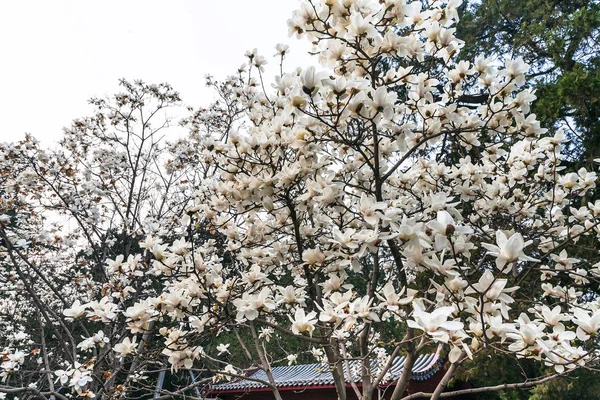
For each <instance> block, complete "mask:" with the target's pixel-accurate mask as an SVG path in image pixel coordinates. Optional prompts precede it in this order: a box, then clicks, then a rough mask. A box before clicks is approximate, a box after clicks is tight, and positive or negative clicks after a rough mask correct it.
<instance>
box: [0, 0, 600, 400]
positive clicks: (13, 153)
mask: <svg viewBox="0 0 600 400" xmlns="http://www.w3.org/2000/svg"><path fill="white" fill-rule="evenodd" d="M459 5H460V0H458V1H456V0H450V1H442V0H438V1H434V2H432V4H430V6H429V7H428V8H424V7H423V6H422V4H421V2H418V1H414V2H406V1H404V0H386V1H369V0H321V1H317V0H315V1H304V2H303V3H302V5H301V8H300V9H299V10H298V11H296V12H295V13H294V15H293V16H292V18H291V19H290V20H289V21H288V25H289V28H290V33H291V34H292V35H296V36H298V37H305V38H307V39H308V40H310V41H312V42H313V43H314V48H315V53H316V54H318V58H319V61H320V66H319V67H309V68H306V69H303V70H301V69H298V70H295V71H293V72H285V69H284V68H283V67H281V70H280V74H279V75H278V76H276V77H275V84H274V85H273V87H272V88H269V87H268V86H267V85H266V83H265V79H263V73H264V71H265V70H266V66H265V64H267V59H266V58H265V57H263V56H261V55H259V54H258V53H257V51H256V50H254V51H249V52H247V53H246V57H247V62H248V64H247V65H244V66H242V67H241V68H240V70H239V71H238V75H236V76H232V77H231V78H230V79H228V80H227V81H226V82H223V83H217V82H213V81H212V80H210V81H209V84H210V85H211V86H213V87H214V88H216V90H217V91H218V93H219V94H220V95H221V100H220V102H218V103H216V104H214V105H213V106H211V107H209V108H202V109H198V110H193V111H192V113H191V115H190V117H189V118H187V119H186V120H185V121H184V122H183V125H184V126H186V127H187V128H189V134H188V135H187V136H186V137H185V138H183V139H181V140H177V141H174V142H172V143H170V144H169V146H168V147H167V148H165V149H162V150H161V152H160V153H159V152H156V153H147V154H145V153H144V151H145V150H142V149H144V147H143V146H145V145H147V144H148V142H146V141H151V143H152V144H153V146H154V143H158V141H157V139H158V135H159V134H158V133H156V132H158V129H155V131H153V134H155V133H156V136H153V138H152V139H150V136H144V133H143V132H144V129H150V128H149V124H146V123H145V122H144V121H143V120H142V121H141V120H140V119H134V120H132V119H131V115H132V113H133V111H132V110H136V109H137V108H140V107H144V106H147V104H144V101H143V100H141V99H137V100H136V99H134V98H132V97H129V95H127V94H123V95H118V96H117V97H116V98H115V101H116V103H117V104H116V106H115V109H114V110H113V111H112V112H111V113H110V114H109V115H108V116H106V117H103V118H96V119H93V120H91V121H87V122H82V121H80V122H79V125H77V124H76V125H75V127H74V128H73V130H70V131H68V132H67V133H66V137H65V140H64V141H63V148H62V149H61V150H58V151H56V152H51V151H46V150H42V149H40V148H38V146H37V145H36V144H35V142H34V141H33V139H31V138H26V139H25V141H23V142H20V143H17V144H6V145H3V148H2V153H1V154H2V156H1V157H2V158H1V159H0V162H1V168H2V179H3V181H2V200H1V201H2V210H10V212H6V213H5V214H3V215H2V217H1V219H0V223H1V225H2V228H1V229H0V233H1V235H2V238H3V242H2V243H3V244H2V247H1V248H0V250H1V253H0V254H1V256H2V261H1V262H2V263H3V264H2V265H3V271H2V273H3V274H4V275H5V276H6V281H3V285H5V286H6V289H5V290H8V291H15V290H23V288H25V289H26V291H27V293H28V294H27V295H23V296H25V298H27V305H23V306H22V311H23V313H24V315H31V316H36V318H38V319H39V323H40V324H41V325H42V326H44V325H45V324H47V330H48V331H52V332H54V333H48V334H46V333H44V332H45V330H44V329H43V328H42V329H41V330H36V331H35V332H37V334H38V336H39V337H34V335H31V337H29V336H27V337H26V338H24V339H22V340H18V339H17V338H15V337H13V336H10V337H9V336H6V337H4V338H3V343H4V345H5V346H6V347H5V348H4V353H3V354H4V360H5V361H3V363H2V364H1V366H0V368H1V372H0V376H2V379H3V384H5V385H7V387H8V386H10V385H14V386H15V387H18V386H19V384H21V385H23V388H24V389H23V391H25V392H26V391H27V390H30V391H37V392H38V393H41V392H44V393H46V394H55V393H65V392H66V391H67V390H68V391H70V393H72V394H73V395H77V396H90V397H93V396H104V397H107V396H111V395H113V394H114V393H120V394H125V395H126V394H127V393H129V391H135V390H142V389H146V390H154V381H153V380H152V379H155V378H152V376H153V375H152V374H153V373H154V372H156V371H159V370H161V369H165V368H166V369H170V370H172V371H183V370H191V371H205V372H206V371H208V372H211V375H210V377H209V378H207V380H212V381H218V380H220V379H231V377H239V376H243V375H244V373H245V371H247V370H248V369H250V368H256V367H258V368H262V369H264V370H265V371H266V372H267V376H268V377H269V379H272V375H270V368H271V364H273V363H274V362H276V361H274V360H271V359H270V358H269V352H270V350H269V346H271V345H272V344H273V343H274V341H275V339H274V338H275V337H277V341H278V346H280V347H281V346H286V345H289V344H290V343H293V345H291V346H290V347H289V348H286V349H285V351H286V352H287V356H286V357H285V359H282V360H280V361H279V362H284V363H287V362H289V363H293V362H296V360H297V357H298V354H297V353H302V354H304V353H306V354H312V355H313V356H314V357H316V358H317V359H318V360H319V361H322V362H324V363H328V364H330V365H331V368H332V372H333V376H334V379H335V382H336V388H337V390H338V394H339V396H340V398H341V399H345V398H346V390H354V391H356V393H357V395H358V396H359V398H363V399H370V398H372V396H374V393H376V390H377V388H378V387H379V386H380V385H381V384H383V383H387V379H388V374H387V372H388V369H389V367H390V365H391V362H390V360H391V359H393V358H394V357H395V356H396V355H398V354H406V355H407V361H406V365H407V366H410V365H411V362H412V363H414V360H415V359H416V357H417V356H418V355H419V354H421V353H423V352H425V351H431V348H432V346H437V345H441V346H442V347H443V349H444V350H445V351H446V353H447V354H448V358H449V361H450V363H451V365H450V367H448V372H447V374H448V377H451V376H452V374H453V373H454V372H455V370H456V368H457V367H458V366H459V365H460V364H461V363H462V362H464V361H465V359H468V358H473V357H474V356H475V355H476V354H477V353H478V352H480V351H482V350H483V349H487V350H493V351H497V352H507V353H511V354H514V355H515V356H516V357H526V358H534V359H536V360H540V361H542V362H543V363H545V364H546V365H548V366H550V367H551V369H553V370H554V371H555V373H558V374H560V373H563V372H565V371H568V370H571V369H574V368H577V367H581V366H586V365H593V363H594V362H595V359H596V358H597V356H598V343H597V339H596V337H597V336H596V335H597V334H598V330H599V329H600V303H599V302H598V300H597V294H596V291H594V290H593V288H594V285H597V283H598V278H599V277H600V263H598V259H597V255H594V254H592V253H590V252H587V253H585V252H583V253H582V252H581V249H584V248H594V247H596V246H598V244H599V243H598V241H599V238H600V229H599V227H598V224H599V223H600V200H594V194H595V193H596V190H597V189H596V183H595V182H596V179H597V177H596V173H595V172H593V171H591V170H590V171H588V170H586V169H583V168H582V169H580V170H578V171H575V172H572V171H569V170H568V169H567V168H566V167H565V166H563V165H562V164H561V160H562V159H563V155H562V153H561V151H562V146H563V143H564V142H565V141H566V138H565V136H564V134H563V133H562V132H558V133H556V134H555V135H553V136H548V135H547V134H546V130H545V129H543V128H542V127H541V126H540V124H539V122H538V121H536V118H535V115H533V114H530V113H529V111H530V110H529V108H530V104H531V102H532V101H533V100H534V99H535V94H534V93H532V91H531V90H529V89H528V88H527V87H526V82H525V78H524V73H525V72H526V71H527V68H528V67H527V65H526V64H525V63H524V62H523V61H522V60H521V59H516V60H512V59H508V58H507V59H503V60H494V59H486V58H482V57H479V58H477V59H476V60H474V61H473V62H472V63H469V62H466V61H461V62H459V63H456V62H455V58H456V55H457V54H458V52H459V51H460V48H461V47H462V45H463V43H462V42H461V41H460V40H459V39H457V38H456V37H455V36H454V32H455V29H454V28H453V25H454V24H455V23H456V20H457V11H456V9H457V7H458V6H459ZM276 50H277V53H276V55H275V56H276V57H277V58H278V59H279V60H278V62H279V61H281V63H282V65H284V64H283V60H284V58H285V55H286V54H287V52H288V51H289V49H288V48H287V47H286V46H283V45H280V46H278V47H277V49H276ZM267 66H268V64H267ZM127 85H129V86H127ZM137 85H138V86H136V85H132V84H126V89H127V90H129V92H130V93H131V92H132V91H135V90H137V91H138V92H137V93H139V94H140V95H142V94H143V95H145V96H150V97H151V98H153V99H154V100H158V102H159V103H160V104H161V106H163V105H164V104H167V103H169V102H173V103H175V102H177V101H178V97H177V96H176V94H175V93H174V92H172V89H170V88H169V87H155V86H147V85H146V86H145V85H144V84H142V83H138V84H137ZM98 106H99V107H100V108H102V107H105V106H106V104H105V103H101V104H100V103H99V104H98ZM136 107H137V108H136ZM102 115H104V114H102ZM141 118H143V117H141ZM124 122H126V123H127V125H126V126H125V125H123V124H124ZM140 122H141V126H142V131H141V132H142V133H140V131H133V130H132V131H129V130H127V129H129V125H130V124H133V123H138V124H139V123H140ZM94 124H97V125H94ZM111 126H112V127H115V131H114V133H112V134H108V133H106V132H109V131H110V129H111ZM121 126H125V128H123V129H124V130H119V128H120V127H121ZM123 132H127V133H128V134H129V136H127V137H128V138H131V140H132V142H135V143H138V144H139V145H138V147H136V148H130V149H129V150H125V151H124V152H123V153H118V152H115V151H114V150H115V149H116V148H117V147H118V145H119V144H122V142H123V139H122V137H123V136H122V134H123ZM89 138H94V140H96V141H100V142H101V143H100V144H97V143H96V144H95V142H92V141H90V140H89ZM140 143H141V144H140ZM127 145H129V142H127ZM125 147H126V148H127V146H125ZM151 149H152V151H154V149H155V148H154V147H152V148H151ZM90 152H91V153H90ZM136 152H137V154H138V158H135V154H136ZM140 155H141V156H140ZM75 159H77V160H80V162H79V163H75V162H74V161H72V160H75ZM136 159H137V160H141V162H142V163H143V164H144V165H145V166H146V167H145V170H146V171H147V172H148V175H150V171H154V172H152V176H155V177H156V178H154V179H155V182H156V184H153V185H146V186H144V185H142V184H141V183H140V182H146V179H147V177H142V176H138V177H139V180H138V181H136V175H135V174H134V175H133V176H129V177H128V176H127V174H128V173H131V171H132V170H133V171H138V170H137V169H135V168H134V167H136V166H137V165H138V164H137V163H135V162H134V161H132V160H136ZM159 164H160V165H159ZM113 181H114V182H113ZM111 182H112V183H111ZM119 184H122V185H124V187H126V188H129V189H130V190H129V191H126V192H122V191H121V189H119V188H118V187H117V186H116V185H119ZM140 185H142V186H140ZM167 189H168V190H167ZM124 193H125V194H124ZM126 193H130V195H129V196H130V197H129V201H127V196H126ZM165 193H167V194H165ZM119 196H120V197H119ZM132 199H133V203H132ZM161 202H162V203H161ZM121 203H123V204H124V205H125V211H124V210H123V207H122V205H121ZM90 204H92V205H90ZM161 204H162V205H161ZM43 210H54V211H53V212H59V213H62V215H68V216H69V217H70V218H71V219H74V220H76V224H75V225H76V226H77V227H76V228H75V229H73V232H69V233H68V235H64V236H61V235H62V234H60V233H59V232H57V228H51V226H52V225H50V224H47V223H46V222H45V220H44V219H43V217H42V215H41V211H43ZM52 229H54V230H52ZM125 238H129V239H125ZM122 242H125V243H126V245H125V246H117V250H114V249H115V247H114V245H119V243H122ZM102 248H106V249H111V250H110V251H102ZM76 253H77V254H76ZM575 254H585V257H581V259H578V258H574V257H572V256H574V255H575ZM594 257H596V258H594ZM4 265H6V267H4ZM76 266H78V267H77V268H76ZM45 268H56V273H57V274H60V277H61V278H60V279H61V282H63V285H61V286H57V285H55V284H53V283H51V282H48V283H44V282H39V281H36V282H33V281H32V278H31V277H30V275H36V274H38V271H39V274H38V275H43V274H44V272H43V270H44V269H45ZM40 270H41V271H40ZM76 271H77V273H76ZM10 274H12V275H10ZM10 276H13V278H10ZM35 279H37V278H35ZM36 292H37V294H36ZM14 296H22V295H17V294H14ZM14 296H13V297H12V298H11V297H7V298H6V300H3V304H2V307H9V303H10V302H11V301H15V299H16V297H14ZM49 304H52V305H53V306H52V307H53V308H54V309H52V308H50V309H48V308H47V307H45V306H44V305H49ZM57 310H60V311H57ZM23 318H27V317H23ZM15 321H19V320H15ZM3 324H8V325H11V324H12V325H11V329H14V331H7V332H15V336H16V335H17V334H18V333H17V332H18V331H19V330H24V329H25V328H24V324H25V321H20V322H10V323H9V322H7V321H3ZM50 326H52V329H50V328H49V327H50ZM32 332H34V331H32ZM9 335H12V333H11V334H9ZM49 335H53V336H52V338H51V339H47V338H46V339H44V336H48V337H50V336H49ZM285 336H288V337H290V338H293V339H294V340H295V341H293V342H291V341H289V340H288V341H286V340H284V339H281V338H282V337H285ZM27 340H29V342H27ZM44 340H49V341H50V342H52V346H54V347H55V350H52V351H53V354H55V357H53V358H52V359H48V356H47V354H46V353H47V350H46V346H49V345H47V344H43V345H42V344H41V342H42V341H44ZM232 343H237V345H239V348H240V349H241V350H240V352H241V353H243V354H244V356H245V357H246V360H245V361H244V362H245V364H243V365H242V364H241V363H240V364H239V365H238V364H237V363H236V364H235V365H234V364H232V362H230V361H231V359H230V358H229V353H230V351H231V350H230V346H231V345H232ZM298 343H299V344H298ZM40 346H43V347H44V351H43V352H42V353H43V354H38V353H36V354H34V353H33V352H31V351H30V350H28V349H30V348H33V347H36V348H38V347H40ZM40 357H41V358H40ZM34 359H38V360H40V361H39V363H40V364H44V365H45V368H44V369H45V370H49V371H52V372H53V374H54V376H52V377H48V376H45V375H47V374H45V373H39V374H37V375H36V374H35V373H33V372H32V371H29V372H27V374H23V373H21V372H20V371H19V368H20V367H21V366H25V365H27V363H28V362H32V361H33V360H34ZM351 359H355V360H356V359H358V360H362V362H361V364H360V368H361V371H360V373H361V376H362V386H361V387H360V388H359V387H356V386H353V387H352V388H351V389H347V388H346V385H345V383H344V376H343V375H344V372H343V368H344V365H346V364H347V362H348V360H351ZM373 359H376V360H377V362H375V363H372V362H371V361H372V360H373ZM409 372H410V368H405V373H403V374H402V376H401V377H400V379H399V380H398V382H396V388H395V390H394V394H393V396H394V398H401V397H402V395H403V393H404V390H405V388H406V383H407V381H408V378H409V376H408V374H409ZM550 373H552V372H550ZM25 375H26V376H25ZM102 378H104V381H103V380H102ZM15 382H19V384H15ZM55 382H60V386H61V387H62V388H68V389H63V391H62V392H61V391H59V390H58V389H57V386H56V385H58V383H55ZM447 382H448V380H447V379H445V383H444V380H442V383H440V386H439V387H438V389H436V392H435V393H434V395H433V397H434V398H435V397H436V396H439V393H440V392H441V391H442V390H443V389H444V385H445V384H447ZM29 383H33V385H34V386H32V387H29V389H27V387H28V386H27V385H28V384H29ZM201 383H202V382H201V381H198V382H196V384H192V385H191V386H188V387H184V388H181V389H180V390H181V392H178V393H184V392H185V391H186V390H193V389H194V388H197V387H198V386H199V385H200V384H201ZM266 383H267V384H268V385H269V386H270V387H272V388H273V391H274V393H275V396H276V397H277V398H279V397H278V396H279V394H278V392H277V389H276V388H275V387H274V384H273V382H272V381H271V382H266ZM202 384H203V383H202ZM2 387H4V386H2ZM0 391H1V389H0ZM190 393H191V392H190ZM165 395H166V394H165Z"/></svg>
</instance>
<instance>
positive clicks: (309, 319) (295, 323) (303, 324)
mask: <svg viewBox="0 0 600 400" xmlns="http://www.w3.org/2000/svg"><path fill="white" fill-rule="evenodd" d="M316 316H317V313H316V312H314V311H311V312H309V313H308V314H305V313H304V309H302V308H297V309H296V313H295V314H294V318H293V319H292V317H291V316H288V318H289V319H290V321H291V322H292V332H294V333H295V334H296V335H300V334H302V333H304V332H308V334H309V335H310V336H312V333H313V331H314V330H315V324H316V323H317V319H316V318H315V317H316Z"/></svg>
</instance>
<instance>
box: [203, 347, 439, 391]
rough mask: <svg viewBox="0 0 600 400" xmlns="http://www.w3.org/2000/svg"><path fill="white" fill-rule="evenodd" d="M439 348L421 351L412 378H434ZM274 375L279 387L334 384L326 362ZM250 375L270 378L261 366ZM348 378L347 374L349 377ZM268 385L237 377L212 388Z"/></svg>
mask: <svg viewBox="0 0 600 400" xmlns="http://www.w3.org/2000/svg"><path fill="white" fill-rule="evenodd" d="M439 353H440V352H439V350H438V351H437V352H436V353H434V354H424V355H420V356H419V357H418V358H417V361H416V362H415V365H414V366H413V374H412V379H413V380H417V381H422V380H426V379H429V378H431V377H432V376H433V375H434V374H435V373H436V372H437V371H438V370H439V369H440V367H441V364H442V360H441V358H440V354H439ZM405 361H406V357H405V356H402V357H397V358H396V359H395V360H394V363H393V364H392V367H391V368H390V371H389V375H388V376H389V379H388V382H390V381H391V382H394V381H396V380H398V378H399V377H400V374H401V373H402V370H403V369H404V362H405ZM358 362H359V361H350V362H349V364H350V370H351V371H352V370H355V369H356V368H354V366H358V365H357V364H358ZM272 372H273V378H274V379H275V385H276V386H277V387H297V388H306V387H309V386H324V385H333V384H334V382H333V376H332V374H331V371H330V368H329V366H328V365H327V364H302V365H292V366H282V367H274V368H273V369H272ZM344 376H346V377H347V376H348V375H347V374H346V367H345V366H344ZM249 378H250V379H256V380H262V381H268V378H267V375H266V374H265V372H264V371H262V370H258V371H256V372H254V373H253V374H251V375H250V376H249ZM352 379H353V380H354V382H360V376H359V375H356V374H352ZM346 382H347V383H349V382H348V378H346ZM266 387H267V386H266V385H265V384H263V383H260V382H256V381H252V380H244V379H236V380H234V381H231V382H228V383H222V384H218V385H214V386H213V387H212V390H213V391H225V390H227V391H247V390H252V389H262V388H266Z"/></svg>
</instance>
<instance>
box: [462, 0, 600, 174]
mask: <svg viewBox="0 0 600 400" xmlns="http://www.w3.org/2000/svg"><path fill="white" fill-rule="evenodd" d="M457 36H458V37H460V38H461V39H463V40H464V41H465V47H464V48H463V50H462V52H461V56H460V57H461V58H463V59H465V60H469V59H473V58H474V56H476V55H478V54H485V55H486V56H503V55H510V56H511V57H523V59H524V60H525V61H526V62H527V63H528V64H529V65H530V70H529V72H528V74H527V76H528V81H529V83H530V85H532V86H533V87H534V88H535V89H536V95H537V97H538V99H537V100H536V101H535V102H534V103H533V105H532V112H534V113H535V114H536V116H537V117H538V119H539V120H540V122H541V123H542V125H543V126H546V127H552V128H554V129H558V128H561V129H564V130H565V132H566V133H567V135H568V136H569V138H570V139H571V141H572V143H571V147H570V150H569V152H568V154H569V156H570V159H571V161H579V162H578V163H577V164H578V165H590V162H591V161H592V158H593V157H594V155H597V154H598V150H599V149H600V114H599V112H598V110H599V109H600V107H598V104H599V103H598V102H599V99H600V58H599V56H598V54H600V41H599V40H600V3H599V2H598V1H594V0H592V1H590V0H574V1H560V0H551V1H543V2H539V1H528V0H525V1H518V2H511V1H505V0H499V1H497V0H483V1H478V2H474V1H468V2H467V1H465V2H464V4H463V6H462V7H461V18H460V23H459V24H458V25H457Z"/></svg>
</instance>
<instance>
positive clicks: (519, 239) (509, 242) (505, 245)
mask: <svg viewBox="0 0 600 400" xmlns="http://www.w3.org/2000/svg"><path fill="white" fill-rule="evenodd" d="M531 243H533V241H531V240H529V241H527V242H525V241H524V240H523V236H521V234H520V233H514V234H512V235H511V237H510V238H507V237H506V235H505V234H504V232H502V231H496V244H497V246H496V245H493V244H488V243H482V244H481V245H482V246H483V247H485V248H486V249H487V250H488V254H489V255H492V256H494V257H496V267H497V268H498V269H500V270H501V271H503V272H508V271H510V270H511V268H512V264H511V263H513V262H515V261H517V260H520V261H539V260H537V259H535V258H533V257H529V256H527V255H525V253H524V252H523V249H524V248H525V247H527V246H529V245H530V244H531ZM507 264H508V267H507V268H504V266H505V265H507Z"/></svg>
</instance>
